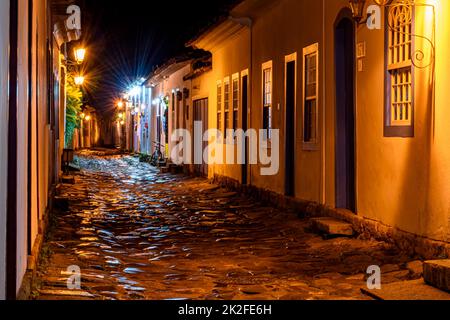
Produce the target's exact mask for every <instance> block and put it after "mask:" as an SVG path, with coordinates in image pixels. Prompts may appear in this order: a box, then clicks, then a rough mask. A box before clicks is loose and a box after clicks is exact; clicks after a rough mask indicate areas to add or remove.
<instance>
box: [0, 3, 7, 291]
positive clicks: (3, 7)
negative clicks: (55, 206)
mask: <svg viewBox="0 0 450 320" xmlns="http://www.w3.org/2000/svg"><path fill="white" fill-rule="evenodd" d="M8 45H9V0H1V1H0V177H6V176H7V148H8V137H7V135H8V99H7V97H8V95H7V88H8V85H7V81H8V61H9V59H8ZM5 254H6V179H0V300H3V299H5V289H6V283H5V273H6V255H5Z"/></svg>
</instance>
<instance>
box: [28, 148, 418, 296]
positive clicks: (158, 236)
mask: <svg viewBox="0 0 450 320" xmlns="http://www.w3.org/2000/svg"><path fill="white" fill-rule="evenodd" d="M78 159H79V163H80V165H81V168H82V171H81V172H80V173H78V174H77V175H76V177H75V179H76V183H75V184H74V185H71V184H64V185H62V186H61V188H60V194H59V197H61V198H67V199H69V210H59V211H55V214H54V217H53V219H52V224H53V227H52V232H51V233H50V236H49V239H48V241H47V242H46V244H45V248H44V249H45V250H44V252H46V256H45V257H44V259H43V260H44V261H43V262H42V263H41V265H40V268H39V279H38V281H37V282H38V284H39V288H38V289H37V290H36V291H35V293H34V298H35V299H80V298H83V299H238V300H239V299H251V300H254V299H368V297H366V296H364V295H363V294H362V293H361V291H360V289H361V288H362V287H364V286H365V281H366V280H365V271H366V269H367V267H368V266H370V265H380V266H382V270H383V283H389V282H394V281H401V280H406V279H412V278H417V277H418V275H414V274H413V272H412V271H411V270H408V269H407V266H406V263H407V262H410V261H411V260H413V259H411V258H409V257H407V256H404V255H402V254H401V253H400V252H398V251H396V250H395V249H394V248H392V247H390V246H389V245H387V244H385V243H381V242H376V241H369V240H362V239H358V238H335V239H330V240H324V239H323V238H322V237H321V236H319V235H317V234H314V233H312V232H309V230H308V225H309V222H308V220H307V219H299V218H298V217H297V215H296V214H295V213H294V212H282V211H279V210H276V209H273V208H270V207H265V206H263V205H261V204H258V203H256V202H255V201H254V200H252V199H249V198H247V197H245V196H242V195H239V194H236V193H233V192H229V191H227V190H225V189H221V188H219V187H218V186H215V185H212V184H210V183H209V182H208V181H207V180H204V179H201V178H192V177H186V176H183V175H172V174H161V173H159V171H158V170H156V169H155V168H153V167H151V166H150V165H148V164H146V163H140V162H139V159H137V158H133V157H130V156H121V155H108V156H105V155H101V153H98V154H96V153H95V152H87V151H85V152H83V153H82V154H80V155H79V157H78ZM72 265H76V266H79V267H80V269H81V275H82V278H81V281H82V282H81V286H82V290H79V291H69V290H68V289H67V278H68V276H69V275H67V273H66V270H67V268H68V267H69V266H72Z"/></svg>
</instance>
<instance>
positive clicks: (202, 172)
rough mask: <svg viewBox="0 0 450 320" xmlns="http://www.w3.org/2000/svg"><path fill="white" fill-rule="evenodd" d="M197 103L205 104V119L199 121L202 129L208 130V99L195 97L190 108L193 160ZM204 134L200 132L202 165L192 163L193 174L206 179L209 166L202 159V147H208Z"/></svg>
mask: <svg viewBox="0 0 450 320" xmlns="http://www.w3.org/2000/svg"><path fill="white" fill-rule="evenodd" d="M199 102H206V104H205V107H206V111H205V113H204V114H205V119H201V120H202V127H203V129H205V130H208V129H209V97H207V96H206V97H202V96H197V97H193V98H192V108H193V111H192V113H193V115H192V121H193V123H194V130H193V135H192V138H193V143H192V149H193V152H192V156H193V159H194V160H195V142H196V136H195V121H197V120H198V119H197V116H198V113H197V103H199ZM204 121H206V125H205V123H204ZM204 133H205V132H202V164H201V165H198V164H195V161H194V174H196V175H199V176H206V177H208V174H209V165H208V164H207V163H205V160H204V159H203V151H204V147H206V146H207V145H208V142H205V141H203V135H204Z"/></svg>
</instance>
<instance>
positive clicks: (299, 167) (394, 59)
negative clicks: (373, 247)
mask: <svg viewBox="0 0 450 320" xmlns="http://www.w3.org/2000/svg"><path fill="white" fill-rule="evenodd" d="M449 18H450V3H448V1H444V0H415V1H413V0H394V1H389V0H367V1H363V0H361V1H359V0H358V1H356V0H355V1H348V0H322V1H317V0H258V1H257V0H244V1H242V2H241V3H239V4H238V5H236V6H235V7H234V8H233V9H232V10H231V12H230V15H229V17H228V18H226V19H222V20H221V21H220V22H219V23H217V24H216V25H214V26H213V27H211V28H210V29H208V30H207V31H206V32H204V33H202V34H201V35H200V36H198V37H197V38H196V39H194V40H193V41H191V42H190V43H189V44H188V45H189V46H192V47H193V48H195V49H202V50H206V51H209V52H211V54H212V70H211V71H209V72H207V73H204V74H201V75H199V76H198V77H197V78H196V81H197V82H198V83H201V86H199V88H201V91H202V92H199V93H196V92H195V91H196V88H197V86H196V85H195V83H194V82H192V85H191V98H190V99H191V102H190V104H191V106H192V107H193V109H192V108H191V110H193V111H194V113H195V105H196V103H198V102H196V101H200V100H199V99H203V101H205V103H203V104H202V112H203V114H207V115H204V116H203V119H204V118H207V126H206V127H207V128H209V129H218V130H220V131H222V132H225V131H226V129H243V130H244V131H246V130H247V129H257V130H260V129H262V130H263V132H264V135H263V136H262V137H258V140H259V141H258V142H259V145H261V143H262V146H263V147H262V150H263V151H266V152H267V154H272V156H273V155H276V154H279V170H277V171H276V172H275V174H271V175H266V174H263V172H264V170H262V169H264V168H266V167H267V164H264V163H261V162H257V163H250V162H249V161H248V154H249V153H250V151H251V150H250V148H251V147H250V146H249V144H248V139H246V140H245V141H246V142H247V144H246V145H245V147H244V152H245V154H246V157H245V159H246V160H247V161H244V164H236V163H235V164H223V163H208V165H205V166H206V167H207V168H206V170H203V173H204V174H205V175H206V176H207V177H209V178H211V179H212V178H215V179H216V180H217V181H223V182H224V183H225V182H226V183H231V184H233V185H235V186H236V185H244V186H246V185H247V186H249V187H251V188H257V189H259V190H265V191H267V192H268V193H270V194H274V195H276V196H275V197H273V198H274V199H277V201H278V200H279V199H281V197H284V199H285V201H289V202H293V203H300V204H301V208H303V209H304V210H306V208H315V211H320V212H322V213H323V212H326V213H328V214H333V215H336V216H338V217H340V218H343V219H346V220H348V221H351V222H353V223H354V224H355V225H358V226H360V229H361V228H365V229H369V230H372V231H373V233H374V234H376V235H378V236H380V237H383V236H385V237H388V238H390V239H389V240H393V241H397V240H399V239H408V240H406V241H407V243H408V245H407V246H408V247H410V248H411V247H412V248H416V250H417V251H420V252H419V253H423V254H425V255H427V254H428V255H431V256H433V255H434V256H435V255H438V254H440V253H442V252H443V251H442V250H444V248H447V250H448V247H449V242H450V197H449V195H448V194H449V192H448V191H449V189H450V185H449V183H448V181H450V151H449V148H448V145H450V132H449V129H448V125H447V122H448V121H449V120H450V111H449V110H448V108H446V101H448V100H449V99H450V93H449V91H448V89H447V88H446V84H447V83H448V82H449V80H450V79H448V78H449V77H450V76H449V75H448V72H447V70H449V64H450V63H449V62H448V59H447V54H448V53H449V50H450V38H449V37H448V35H449V34H450V23H449V22H448V21H450V20H449ZM181 69H182V68H178V69H176V70H173V72H170V71H171V70H170V69H166V71H165V73H164V76H163V77H164V78H165V81H166V82H165V83H167V80H168V79H170V78H171V77H176V78H180V76H178V75H177V72H179V70H181ZM183 72H184V71H183ZM185 72H187V70H186V71H185ZM160 83H161V82H160ZM184 85H185V84H183V83H177V84H174V85H173V86H167V87H164V89H160V88H156V90H155V93H154V94H155V95H156V96H160V95H161V96H168V97H169V105H167V106H166V108H169V106H172V109H169V110H172V111H173V110H174V109H173V105H176V103H174V102H173V101H175V100H173V97H176V96H177V95H176V89H177V88H179V89H181V88H183V86H184ZM172 90H175V91H173V95H172V94H171V91H172ZM168 113H169V122H170V121H173V119H176V116H172V120H170V119H171V116H170V114H171V112H168ZM186 114H188V112H187V111H186ZM194 119H196V117H195V116H194ZM183 121H185V120H183ZM171 123H172V122H171ZM175 127H176V126H175V125H173V124H171V125H169V132H170V131H171V130H172V129H173V128H175ZM225 134H226V133H225ZM225 138H227V137H225ZM215 143H216V145H217V147H218V148H222V149H223V150H224V153H225V154H226V153H227V152H230V151H234V152H235V153H236V151H237V150H236V148H237V147H238V146H237V144H236V140H235V139H224V140H223V141H221V140H218V141H216V142H215ZM227 150H228V151H227ZM272 158H273V157H272ZM361 226H362V227H361ZM402 241H403V240H402ZM400 242H401V241H400ZM422 244H429V245H430V246H431V247H433V248H434V249H436V250H431V251H426V252H425V251H421V248H422V247H424V246H421V245H422ZM447 252H448V251H447Z"/></svg>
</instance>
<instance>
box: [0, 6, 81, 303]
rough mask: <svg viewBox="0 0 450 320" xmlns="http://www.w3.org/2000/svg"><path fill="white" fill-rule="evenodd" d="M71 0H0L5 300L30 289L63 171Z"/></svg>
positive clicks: (1, 273)
mask: <svg viewBox="0 0 450 320" xmlns="http://www.w3.org/2000/svg"><path fill="white" fill-rule="evenodd" d="M73 2H74V1H67V0H39V1H37V0H30V1H29V0H2V1H1V2H0V148H1V152H0V176H1V177H4V179H2V181H1V182H0V299H5V298H7V299H15V298H16V297H17V296H18V295H19V293H20V292H23V290H26V285H25V281H24V279H25V275H26V273H27V271H30V270H33V269H34V268H35V265H36V259H37V256H38V254H39V250H40V245H41V243H42V238H43V232H44V227H45V221H46V217H47V212H48V210H49V208H50V207H51V203H50V202H49V200H48V199H51V197H49V195H51V194H52V193H53V190H54V188H55V185H56V183H57V182H58V179H59V176H60V172H61V155H62V151H63V148H64V135H65V100H66V98H65V79H66V78H65V75H66V72H67V64H66V62H67V55H66V54H65V53H66V50H64V49H65V43H67V42H69V41H72V40H77V39H79V37H80V30H79V29H77V28H75V29H72V30H69V29H67V25H68V24H65V23H64V21H65V20H66V19H67V18H68V17H69V15H68V14H67V8H68V6H70V5H71V4H73ZM75 9H76V10H75V11H77V13H76V14H78V13H79V12H78V7H77V8H75ZM21 288H22V290H21Z"/></svg>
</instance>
